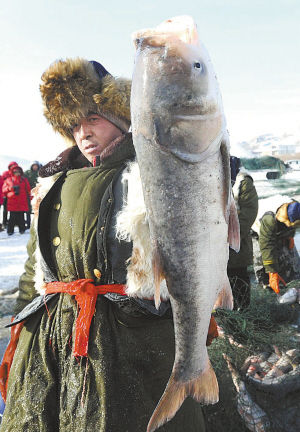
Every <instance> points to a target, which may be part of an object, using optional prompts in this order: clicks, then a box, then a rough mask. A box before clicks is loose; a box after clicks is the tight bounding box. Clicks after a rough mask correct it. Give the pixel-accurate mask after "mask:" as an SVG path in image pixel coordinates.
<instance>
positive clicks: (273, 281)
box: [269, 273, 286, 294]
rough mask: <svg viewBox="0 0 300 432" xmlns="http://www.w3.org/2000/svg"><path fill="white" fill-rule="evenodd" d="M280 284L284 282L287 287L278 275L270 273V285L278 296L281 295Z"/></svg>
mask: <svg viewBox="0 0 300 432" xmlns="http://www.w3.org/2000/svg"><path fill="white" fill-rule="evenodd" d="M279 282H282V283H283V285H284V286H285V285H286V283H285V281H284V280H283V279H282V277H281V276H279V274H278V273H269V285H270V287H271V288H272V290H273V291H274V292H275V293H276V294H279V293H280V288H279Z"/></svg>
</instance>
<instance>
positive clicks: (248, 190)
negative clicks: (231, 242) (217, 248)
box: [228, 172, 258, 269]
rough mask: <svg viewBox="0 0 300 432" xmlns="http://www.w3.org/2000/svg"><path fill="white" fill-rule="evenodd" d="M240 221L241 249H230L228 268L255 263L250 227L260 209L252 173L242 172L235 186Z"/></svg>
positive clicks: (234, 191)
mask: <svg viewBox="0 0 300 432" xmlns="http://www.w3.org/2000/svg"><path fill="white" fill-rule="evenodd" d="M233 193H234V198H235V202H236V207H237V212H238V217H239V223H240V238H241V242H240V251H239V252H238V253H236V252H235V251H234V250H233V249H229V261H228V268H230V269H232V268H241V267H247V266H248V265H251V264H253V245H252V238H251V235H250V229H251V226H252V225H253V223H254V221H255V219H256V216H257V211H258V196H257V192H256V189H255V186H254V184H253V179H252V177H251V176H250V175H248V174H246V173H242V172H240V173H239V174H238V175H237V178H236V182H235V184H234V186H233Z"/></svg>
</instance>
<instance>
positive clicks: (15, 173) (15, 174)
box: [13, 170, 21, 176]
mask: <svg viewBox="0 0 300 432" xmlns="http://www.w3.org/2000/svg"><path fill="white" fill-rule="evenodd" d="M13 175H14V176H19V175H21V172H20V171H19V170H16V171H13Z"/></svg>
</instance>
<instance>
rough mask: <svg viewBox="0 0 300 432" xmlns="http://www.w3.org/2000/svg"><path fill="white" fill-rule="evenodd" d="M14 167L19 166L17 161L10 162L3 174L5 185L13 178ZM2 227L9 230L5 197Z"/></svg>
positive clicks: (5, 199) (4, 199) (4, 198)
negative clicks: (6, 181)
mask: <svg viewBox="0 0 300 432" xmlns="http://www.w3.org/2000/svg"><path fill="white" fill-rule="evenodd" d="M14 166H18V164H17V162H15V161H12V162H10V163H9V164H8V167H7V168H8V170H7V171H4V172H3V174H2V180H3V183H4V181H5V180H6V179H7V178H8V177H11V175H12V171H11V170H12V168H13V167H14ZM2 227H3V228H4V229H5V228H7V198H6V196H3V218H2Z"/></svg>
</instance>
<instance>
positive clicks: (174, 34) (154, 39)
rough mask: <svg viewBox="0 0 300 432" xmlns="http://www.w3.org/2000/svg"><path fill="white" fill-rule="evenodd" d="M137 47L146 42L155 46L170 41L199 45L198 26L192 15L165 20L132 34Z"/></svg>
mask: <svg viewBox="0 0 300 432" xmlns="http://www.w3.org/2000/svg"><path fill="white" fill-rule="evenodd" d="M132 39H133V42H134V45H135V47H136V48H138V47H139V46H141V45H143V44H145V45H148V46H149V45H150V46H153V47H158V46H164V45H166V44H167V43H168V42H170V41H175V40H177V41H179V42H182V43H184V44H189V45H197V44H198V43H199V42H198V33H197V27H196V25H195V22H194V20H193V18H192V17H190V16H179V17H175V18H170V19H168V20H165V21H163V22H162V23H161V24H160V25H159V26H157V27H155V28H148V29H142V30H138V31H136V32H134V33H133V34H132Z"/></svg>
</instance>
